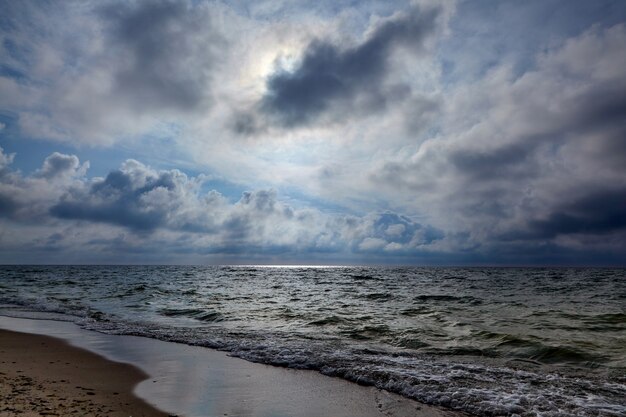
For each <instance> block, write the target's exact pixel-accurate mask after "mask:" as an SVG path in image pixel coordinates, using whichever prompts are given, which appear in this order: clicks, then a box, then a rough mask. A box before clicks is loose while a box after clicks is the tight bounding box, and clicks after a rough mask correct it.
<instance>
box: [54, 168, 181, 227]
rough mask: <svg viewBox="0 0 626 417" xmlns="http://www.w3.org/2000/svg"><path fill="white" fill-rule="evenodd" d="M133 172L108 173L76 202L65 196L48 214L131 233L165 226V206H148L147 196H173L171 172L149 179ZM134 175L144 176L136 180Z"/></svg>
mask: <svg viewBox="0 0 626 417" xmlns="http://www.w3.org/2000/svg"><path fill="white" fill-rule="evenodd" d="M137 171H139V170H137ZM137 171H134V172H133V171H126V172H124V171H121V170H117V171H112V172H110V173H109V174H108V175H107V177H106V178H105V179H104V180H101V181H97V182H95V183H94V184H93V185H92V186H91V188H90V190H89V192H88V193H87V195H81V196H80V197H81V198H78V199H76V198H73V199H68V198H67V197H66V199H64V200H62V201H60V202H59V203H58V204H56V205H54V206H53V207H51V209H50V214H51V215H53V216H55V217H58V218H60V219H74V220H88V221H91V222H102V223H110V224H116V225H119V226H124V227H127V228H129V229H132V230H135V231H152V230H154V229H156V228H158V227H161V226H165V221H166V217H167V214H168V211H167V210H168V207H167V206H164V205H160V204H155V203H152V202H151V201H150V200H149V199H147V197H149V196H150V193H151V192H154V191H156V192H159V191H162V192H165V193H166V194H170V193H175V194H177V192H178V191H179V189H180V187H181V184H180V182H179V181H176V179H175V178H174V177H173V175H172V173H171V172H163V173H160V174H159V175H158V176H152V175H149V174H145V173H143V172H141V171H139V172H137ZM133 174H135V175H133ZM137 174H139V175H142V174H144V176H143V177H139V178H138V177H137Z"/></svg>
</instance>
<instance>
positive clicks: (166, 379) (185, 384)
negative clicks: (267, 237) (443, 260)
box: [0, 316, 466, 417]
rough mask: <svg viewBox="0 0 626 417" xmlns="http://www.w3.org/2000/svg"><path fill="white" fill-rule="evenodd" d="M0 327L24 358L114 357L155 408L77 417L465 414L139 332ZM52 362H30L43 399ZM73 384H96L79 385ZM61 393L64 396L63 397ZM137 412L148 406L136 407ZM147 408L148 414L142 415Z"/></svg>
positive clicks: (18, 323)
mask: <svg viewBox="0 0 626 417" xmlns="http://www.w3.org/2000/svg"><path fill="white" fill-rule="evenodd" d="M0 329H4V330H9V331H10V330H13V331H18V332H20V333H22V334H25V335H26V336H27V337H28V340H29V342H26V339H24V340H21V341H20V340H15V341H14V342H13V343H14V345H15V346H16V347H17V350H18V351H20V352H21V353H22V355H24V357H32V356H35V355H37V353H36V347H37V348H38V347H39V346H43V345H41V343H49V342H50V341H54V342H56V343H57V344H60V345H63V346H64V347H66V348H67V349H71V350H72V352H75V351H79V352H81V354H86V355H90V356H93V357H95V358H97V359H98V360H99V361H104V363H107V364H111V361H113V362H114V364H115V365H119V366H120V367H121V368H122V369H124V371H122V374H125V373H131V374H133V373H134V374H133V375H134V377H133V378H131V380H132V381H133V382H132V384H131V385H130V387H129V388H128V390H129V392H130V393H131V394H130V395H133V394H134V395H133V397H134V398H135V399H136V400H137V401H139V402H141V403H143V404H145V405H147V406H148V407H152V406H153V407H154V408H153V410H155V411H154V412H148V411H139V412H135V413H127V414H112V413H110V412H105V413H103V412H102V411H99V412H98V411H96V412H95V413H93V414H86V413H85V412H84V411H83V412H81V413H80V414H76V415H85V416H97V415H102V416H109V415H112V416H118V415H119V416H122V415H124V416H125V417H128V415H132V416H135V417H136V416H157V417H160V416H167V415H168V414H167V413H164V412H162V411H156V410H157V409H160V410H167V411H168V412H169V413H171V414H174V415H178V416H181V417H182V416H185V417H206V416H225V415H226V416H250V417H261V416H267V415H275V416H290V417H326V416H334V417H383V416H386V417H460V416H466V414H464V413H461V412H457V411H452V410H447V409H442V408H439V407H433V406H428V405H425V404H422V403H419V402H417V401H414V400H411V399H408V398H405V397H402V396H400V395H397V394H392V393H389V392H387V391H383V390H380V389H376V388H374V387H365V386H361V385H357V384H355V383H352V382H348V381H345V380H343V379H339V378H332V377H328V376H324V375H322V374H320V373H318V372H314V371H306V370H294V369H286V368H279V367H273V366H269V365H264V364H258V363H252V362H248V361H245V360H243V359H239V358H233V357H230V356H228V355H227V354H226V353H224V352H220V351H216V350H212V349H208V348H204V347H196V346H189V345H184V344H179V343H172V342H163V341H159V340H154V339H149V338H144V337H137V336H118V335H108V334H103V333H98V332H94V331H89V330H84V329H82V328H80V327H79V326H78V325H76V324H74V323H70V322H59V321H54V320H34V319H23V318H11V317H6V316H0ZM4 330H0V331H4ZM5 334H9V333H5ZM3 339H4V338H3ZM0 350H2V349H0ZM49 354H51V355H55V353H54V352H49ZM3 355H4V354H3ZM66 358H67V356H66ZM74 358H75V356H73V355H72V356H71V357H69V359H67V360H66V359H63V361H65V362H63V364H66V363H69V364H70V365H71V366H76V364H75V363H74V362H75V360H74ZM55 360H56V361H58V360H59V359H58V358H53V357H50V358H48V359H46V360H45V361H43V362H42V361H40V362H39V365H37V366H35V365H34V364H33V368H34V369H35V370H36V371H37V372H38V373H39V375H40V377H41V378H43V379H46V380H50V382H51V381H56V382H54V383H53V384H56V385H55V387H52V388H51V387H50V386H47V387H45V386H44V388H43V392H45V393H46V394H44V395H43V397H44V398H49V397H47V395H49V394H51V393H53V392H51V391H50V390H51V389H59V387H60V386H61V385H60V384H63V383H61V382H60V379H64V380H67V378H64V377H60V376H57V375H55V374H53V372H54V369H53V368H52V365H53V364H51V363H50V362H55ZM0 361H5V362H7V361H8V359H6V358H5V357H4V356H3V359H1V360H0ZM11 361H13V360H11ZM0 365H1V366H2V367H0V372H5V373H6V371H5V370H4V369H5V368H4V365H5V364H2V363H0ZM83 375H84V377H85V378H87V380H88V381H94V380H95V378H94V376H93V372H91V370H90V369H87V370H86V371H85V372H84V373H83ZM147 375H150V378H149V379H144V378H145V377H146V376H147ZM0 376H3V375H0ZM128 377H129V375H126V376H125V378H128ZM137 383H138V384H137ZM83 384H85V383H83ZM72 386H74V387H77V386H81V387H88V388H95V387H93V386H91V385H81V384H74V385H72ZM133 386H134V391H133V388H132V387H133ZM35 387H36V388H37V387H38V385H37V384H35ZM77 389H78V388H77ZM119 389H120V388H119V386H118V387H117V388H116V391H115V392H118V395H119V394H121V391H119ZM84 391H85V390H80V391H77V392H75V393H74V394H78V395H80V394H83V395H89V397H90V398H95V396H96V390H92V391H91V392H93V393H94V395H91V394H85V392H84ZM105 391H106V390H105ZM105 391H103V393H104V392H105ZM106 392H110V391H106ZM55 395H57V394H55ZM68 396H69V394H68ZM3 397H4V396H3ZM64 398H66V399H67V397H64ZM0 404H2V405H0V415H2V416H3V417H4V414H2V410H3V409H4V408H5V407H7V405H5V404H4V403H2V402H0ZM137 404H139V403H137ZM149 404H151V405H149ZM9 406H10V405H9ZM47 406H48V405H46V407H47ZM138 407H139V406H138ZM138 410H147V409H141V408H138ZM25 411H33V410H25ZM46 411H48V412H50V411H51V410H46ZM52 412H56V413H57V414H56V415H72V414H68V413H67V412H65V411H63V410H59V409H56V411H55V410H52ZM141 412H144V414H141ZM146 412H148V414H145V413H146ZM20 415H25V416H29V415H33V416H35V415H37V416H38V415H42V414H20ZM48 415H55V414H48ZM10 416H13V414H7V417H10Z"/></svg>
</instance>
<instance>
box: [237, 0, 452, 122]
mask: <svg viewBox="0 0 626 417" xmlns="http://www.w3.org/2000/svg"><path fill="white" fill-rule="evenodd" d="M441 14H442V11H441V9H438V8H417V7H414V8H412V9H411V10H409V11H407V12H403V13H397V14H395V15H393V16H392V17H390V18H387V19H383V20H382V21H381V22H379V24H378V25H376V26H375V28H373V29H372V30H371V31H370V33H369V34H368V35H367V38H366V39H365V40H364V41H363V42H362V43H360V44H357V45H355V46H351V47H347V48H342V47H340V46H337V45H336V44H334V43H332V42H330V41H328V40H323V39H314V40H313V41H311V42H310V43H309V44H308V45H307V46H306V48H305V49H304V51H303V52H302V58H301V59H300V62H299V64H298V65H297V66H296V68H295V69H293V70H287V69H284V68H278V69H277V70H276V72H274V73H273V74H271V75H270V76H269V77H268V79H267V83H266V89H267V92H266V93H265V95H264V96H263V97H262V99H261V101H260V103H259V105H258V111H260V112H261V113H264V114H265V115H267V116H268V117H269V118H270V120H271V123H273V124H278V125H280V126H283V127H297V126H301V125H307V124H309V123H312V122H315V121H317V120H318V119H319V118H320V117H321V116H323V115H327V114H329V113H331V112H332V113H333V114H334V115H335V116H334V119H336V120H338V119H339V118H340V117H341V115H342V114H343V113H346V112H347V113H351V112H355V111H357V112H363V113H371V112H378V111H380V110H382V109H384V108H385V107H386V106H387V103H388V102H394V101H399V100H402V99H403V98H406V97H407V95H408V94H409V91H407V90H410V87H409V86H408V85H402V84H395V85H394V84H388V83H385V81H386V78H387V75H388V72H389V63H390V59H391V54H392V53H393V52H394V50H395V49H396V48H398V47H405V48H406V49H407V50H409V51H412V53H419V52H422V51H423V50H424V49H425V44H426V42H427V41H428V40H429V38H431V37H432V36H433V34H434V33H435V32H436V30H437V29H438V27H439V24H440V23H439V20H440V18H441ZM254 123H255V119H254V118H253V117H252V116H251V115H250V114H243V115H240V116H239V119H238V120H237V124H236V127H237V129H238V130H239V131H241V132H242V133H246V132H249V131H251V130H253V129H254V128H255V125H254Z"/></svg>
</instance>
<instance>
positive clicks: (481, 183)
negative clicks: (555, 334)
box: [370, 24, 626, 252]
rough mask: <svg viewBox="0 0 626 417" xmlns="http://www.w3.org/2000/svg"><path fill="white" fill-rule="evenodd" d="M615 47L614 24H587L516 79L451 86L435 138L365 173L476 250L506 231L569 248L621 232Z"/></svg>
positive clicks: (623, 180)
mask: <svg viewBox="0 0 626 417" xmlns="http://www.w3.org/2000/svg"><path fill="white" fill-rule="evenodd" d="M624 48H626V26H624V25H623V24H620V25H616V26H613V27H609V28H599V27H592V28H591V29H589V30H587V31H585V32H583V33H581V34H580V35H579V36H577V37H574V38H570V39H567V40H565V41H564V42H563V43H561V44H560V45H555V46H553V47H552V48H550V49H548V50H546V51H543V52H541V53H539V54H538V55H537V57H536V64H535V66H533V67H531V68H529V69H528V71H526V72H524V73H522V74H519V75H516V74H515V72H514V71H513V70H512V68H511V67H510V66H508V65H506V64H503V65H501V66H498V67H495V68H493V69H492V70H491V71H490V72H488V73H487V74H486V76H485V77H484V78H481V79H479V80H478V81H475V82H472V83H468V84H465V85H463V86H457V87H456V88H455V90H454V92H453V93H451V94H449V95H448V96H446V98H445V101H444V103H443V104H442V110H441V113H440V114H439V118H440V119H439V122H440V127H439V129H438V130H437V134H436V135H435V136H433V137H431V138H428V139H427V140H425V141H423V142H422V143H421V144H420V145H419V146H418V147H417V150H416V151H415V152H414V153H412V154H410V155H408V156H400V157H396V158H395V159H394V158H389V159H388V160H387V161H386V162H385V163H382V164H380V165H378V166H377V167H375V168H373V169H372V170H371V177H370V178H371V180H372V181H373V183H374V184H377V185H378V186H379V189H382V190H386V189H390V190H393V192H391V193H386V194H385V196H386V197H388V198H392V199H396V201H401V197H399V193H398V192H397V190H398V189H403V190H406V192H407V201H406V202H405V203H404V204H405V205H406V206H409V207H410V206H417V207H418V208H419V209H420V210H421V211H423V212H426V213H429V214H430V217H429V219H430V220H431V222H432V223H433V224H436V225H439V226H440V227H443V228H445V229H448V230H456V231H459V232H460V231H467V232H468V233H469V235H470V236H471V238H470V240H471V241H474V242H475V243H477V244H480V245H481V246H482V248H483V249H482V250H483V251H496V249H495V246H496V245H504V244H505V243H503V242H502V237H503V236H505V237H506V239H507V241H508V242H512V241H513V240H515V239H520V240H535V241H536V242H537V241H541V242H543V243H545V242H552V243H554V244H556V245H557V247H558V246H561V245H563V247H570V248H573V247H580V245H581V244H582V242H587V244H589V245H596V244H598V242H595V243H592V241H593V239H592V238H593V237H594V236H599V235H604V236H609V238H610V239H612V238H613V237H615V236H619V235H621V233H622V231H623V225H622V224H623V218H622V217H623V216H621V215H620V212H621V210H622V206H623V202H622V200H623V187H624V186H626V176H625V175H624V174H625V171H624V166H625V165H624V163H623V161H626V155H625V154H624V152H625V151H626V147H625V146H624V144H625V142H624V138H625V137H626V136H625V133H626V122H625V121H626V99H625V97H626V76H624V73H623V72H621V71H619V70H617V68H619V67H620V66H621V64H619V63H618V61H620V60H621V61H623V54H622V53H621V52H620V51H623V50H624ZM591 63H593V64H591ZM411 200H412V201H411ZM594 201H595V202H596V203H593V202H594ZM565 237H567V239H565ZM525 250H530V249H529V248H525ZM613 250H614V251H617V252H619V251H622V250H624V245H619V244H618V245H615V246H614V247H613Z"/></svg>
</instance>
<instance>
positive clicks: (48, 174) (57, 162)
mask: <svg viewBox="0 0 626 417" xmlns="http://www.w3.org/2000/svg"><path fill="white" fill-rule="evenodd" d="M88 168H89V162H86V163H84V164H83V165H80V162H79V160H78V157H77V156H76V155H64V154H62V153H59V152H54V153H53V154H52V155H50V156H48V157H47V158H46V159H45V160H44V161H43V166H42V167H41V169H40V170H38V171H37V173H36V175H37V176H39V177H42V178H46V179H48V180H51V179H54V178H59V177H66V176H78V175H84V174H85V173H86V171H87V169H88Z"/></svg>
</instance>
